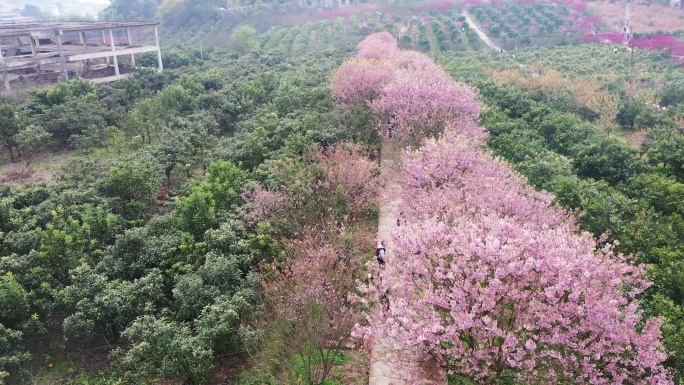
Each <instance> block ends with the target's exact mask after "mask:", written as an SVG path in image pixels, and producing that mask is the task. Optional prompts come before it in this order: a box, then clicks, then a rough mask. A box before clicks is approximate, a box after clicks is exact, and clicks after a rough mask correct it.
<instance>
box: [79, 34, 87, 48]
mask: <svg viewBox="0 0 684 385" xmlns="http://www.w3.org/2000/svg"><path fill="white" fill-rule="evenodd" d="M78 38H79V39H80V40H81V44H82V45H83V49H85V50H87V49H88V41H87V40H86V36H85V32H79V33H78Z"/></svg>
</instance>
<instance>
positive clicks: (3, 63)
mask: <svg viewBox="0 0 684 385" xmlns="http://www.w3.org/2000/svg"><path fill="white" fill-rule="evenodd" d="M0 69H2V72H1V73H0V76H2V80H3V83H4V85H5V91H7V92H9V91H11V90H12V89H11V88H10V82H9V64H8V63H7V59H5V57H4V56H2V52H0Z"/></svg>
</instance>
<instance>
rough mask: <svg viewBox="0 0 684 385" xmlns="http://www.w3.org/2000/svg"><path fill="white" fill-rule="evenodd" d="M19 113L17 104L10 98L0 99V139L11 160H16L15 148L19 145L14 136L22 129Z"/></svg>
mask: <svg viewBox="0 0 684 385" xmlns="http://www.w3.org/2000/svg"><path fill="white" fill-rule="evenodd" d="M18 113H19V108H18V106H17V105H16V104H14V103H13V102H12V101H10V100H8V99H0V141H1V142H2V144H3V145H4V146H5V148H7V151H9V155H10V161H11V162H14V160H15V157H14V150H15V149H16V146H17V143H16V140H15V139H14V136H15V135H16V134H17V133H18V132H19V130H20V129H21V123H20V121H19V116H18Z"/></svg>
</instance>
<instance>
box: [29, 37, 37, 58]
mask: <svg viewBox="0 0 684 385" xmlns="http://www.w3.org/2000/svg"><path fill="white" fill-rule="evenodd" d="M36 40H37V39H36V38H35V37H34V36H33V35H29V43H31V53H32V54H33V57H36V54H37V53H38V52H37V51H36Z"/></svg>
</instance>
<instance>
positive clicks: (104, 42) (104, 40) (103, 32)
mask: <svg viewBox="0 0 684 385" xmlns="http://www.w3.org/2000/svg"><path fill="white" fill-rule="evenodd" d="M100 32H102V45H106V44H107V38H106V37H105V31H104V30H102V31H100ZM105 60H107V65H109V56H107V57H106V58H105Z"/></svg>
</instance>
